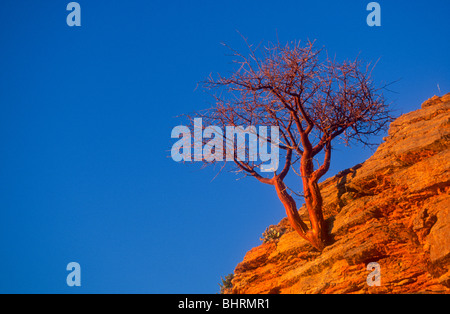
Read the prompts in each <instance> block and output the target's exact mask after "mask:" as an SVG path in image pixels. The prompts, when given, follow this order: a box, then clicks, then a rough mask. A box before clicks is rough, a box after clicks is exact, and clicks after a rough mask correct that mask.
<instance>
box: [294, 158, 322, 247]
mask: <svg viewBox="0 0 450 314" xmlns="http://www.w3.org/2000/svg"><path fill="white" fill-rule="evenodd" d="M300 171H301V174H302V181H303V192H304V197H305V205H306V208H307V210H308V214H309V220H310V222H311V231H310V232H309V237H310V238H311V242H312V243H313V245H314V246H315V247H316V248H317V249H319V250H322V249H323V248H324V246H325V241H326V238H327V230H326V229H325V223H324V218H323V213H322V205H323V202H322V195H321V194H320V189H319V184H318V182H317V179H316V178H315V177H314V176H313V172H314V165H313V163H312V158H311V157H309V154H304V155H303V156H302V159H301V164H300Z"/></svg>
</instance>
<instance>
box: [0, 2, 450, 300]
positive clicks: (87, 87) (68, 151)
mask: <svg viewBox="0 0 450 314" xmlns="http://www.w3.org/2000/svg"><path fill="white" fill-rule="evenodd" d="M68 2H69V1H48V0H45V1H44V0H33V1H31V0H30V1H16V0H3V1H1V3H0V45H1V46H0V254H1V255H0V292H1V293H53V292H56V293H80V292H81V293H216V292H218V290H219V286H218V282H220V277H221V276H225V275H227V274H228V273H231V272H233V270H234V267H235V266H236V265H237V263H239V262H240V261H242V259H243V257H244V255H245V253H246V252H247V251H248V250H249V249H251V248H252V247H254V246H257V245H259V244H260V243H261V242H260V240H259V237H260V236H261V234H262V232H263V231H264V230H265V228H266V227H267V226H268V225H270V224H275V223H278V222H279V221H280V220H281V219H282V218H283V217H285V213H284V209H283V207H282V205H281V203H280V202H279V201H278V199H277V198H276V195H275V192H274V191H273V190H272V187H270V186H264V185H262V184H260V183H259V182H257V181H256V180H251V179H245V180H239V181H236V178H237V177H235V176H234V175H233V174H231V173H223V174H222V175H220V176H218V177H217V178H216V179H215V180H214V181H212V179H213V177H214V176H215V174H216V172H217V169H216V170H214V169H212V168H211V169H206V170H203V171H200V170H199V167H198V166H197V165H183V164H177V163H175V162H174V161H173V160H171V159H170V158H168V156H169V150H170V148H171V146H172V144H173V143H174V142H175V140H172V139H171V138H170V132H171V130H172V128H173V127H174V126H176V125H178V124H180V123H182V121H180V120H179V119H177V118H175V117H176V116H177V115H180V114H182V113H189V112H192V111H196V110H199V109H202V108H205V107H207V106H208V101H209V100H210V98H209V97H208V96H207V95H206V94H204V93H203V92H202V91H201V90H195V87H196V85H197V82H199V81H201V80H203V79H204V78H206V77H207V76H208V75H209V74H210V73H211V72H221V73H226V72H227V71H229V70H230V69H231V60H230V59H229V58H228V57H227V56H226V55H227V54H228V51H227V50H226V49H225V48H224V47H223V46H222V45H221V44H220V43H221V42H225V43H227V44H229V45H231V46H232V47H235V48H238V49H241V48H243V41H242V39H241V37H240V35H239V34H238V33H237V32H236V30H239V31H240V32H241V33H242V34H244V35H245V36H246V37H248V38H249V40H250V41H251V42H255V43H259V42H260V41H264V42H267V41H274V40H276V38H277V34H278V38H279V39H280V41H281V42H286V41H290V40H307V39H317V44H318V45H319V46H325V47H326V49H327V50H328V51H329V53H331V54H336V56H337V58H342V59H343V58H354V57H356V56H357V55H360V57H361V58H363V59H365V60H369V61H370V60H373V61H375V60H377V59H378V58H381V59H380V61H379V63H378V66H377V68H376V70H375V72H374V76H375V79H376V80H377V81H379V82H381V81H387V82H391V81H395V80H398V79H401V80H400V81H399V82H398V83H396V84H395V85H394V86H391V89H393V90H394V91H395V93H388V94H386V96H387V98H388V99H389V100H390V101H392V102H394V106H395V109H396V110H397V111H396V114H397V115H399V114H401V113H406V112H409V111H412V110H416V109H418V108H419V107H420V104H421V102H422V101H424V100H426V99H428V98H429V97H431V96H433V95H435V94H439V91H438V88H437V84H439V86H440V89H441V91H442V93H447V92H450V58H449V51H450V36H449V35H450V19H449V18H448V12H449V10H450V2H449V1H448V0H429V1H404V0H396V1H379V3H380V5H381V9H382V26H381V27H378V28H371V27H368V26H367V24H366V17H367V14H368V13H369V12H367V11H366V5H367V3H369V2H370V1H303V0H295V1H282V0H280V1H265V0H258V1H246V0H239V1H235V0H229V1H154V0H150V1H142V0H141V1H137V0H134V1H133V0H130V1H125V0H121V1H116V0H112V1H93V0H91V1H81V0H80V1H79V3H80V5H81V23H82V26H81V27H72V28H71V27H68V26H67V24H66V16H67V14H68V13H69V12H67V11H66V5H67V3H68ZM372 153H373V152H372V151H370V150H362V149H361V148H358V147H354V148H352V149H339V150H337V151H336V152H335V155H334V156H333V157H334V159H333V160H332V168H331V170H330V172H329V176H331V175H333V174H335V173H337V172H339V171H340V170H343V169H345V168H348V167H351V166H353V165H355V164H357V163H359V162H362V161H364V160H365V159H367V158H368V157H369V156H370V155H371V154H372ZM69 262H78V263H80V265H81V269H82V279H81V281H82V287H79V288H69V287H68V286H67V285H66V276H67V274H68V272H67V271H66V265H67V264H68V263H69Z"/></svg>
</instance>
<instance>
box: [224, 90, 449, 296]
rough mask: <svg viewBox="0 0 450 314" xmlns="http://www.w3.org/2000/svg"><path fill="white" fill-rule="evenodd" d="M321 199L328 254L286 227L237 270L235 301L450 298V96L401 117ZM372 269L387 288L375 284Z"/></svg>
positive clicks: (332, 181) (335, 179) (331, 181)
mask: <svg viewBox="0 0 450 314" xmlns="http://www.w3.org/2000/svg"><path fill="white" fill-rule="evenodd" d="M321 191H322V195H323V198H324V214H325V218H326V221H327V224H328V229H329V234H330V239H331V243H330V244H329V245H328V246H327V247H326V248H325V249H324V250H323V252H318V251H316V250H314V249H313V248H312V246H311V245H309V244H308V243H307V242H306V241H305V240H303V239H302V238H301V237H300V236H298V235H297V233H296V232H295V231H293V229H292V228H290V226H289V222H288V221H287V219H283V220H282V221H281V222H280V223H279V224H278V225H274V226H271V227H270V230H272V231H275V232H274V234H275V235H276V236H274V237H273V239H270V240H268V241H266V242H265V243H263V244H262V245H260V246H258V247H255V248H253V249H251V250H250V251H249V252H248V253H247V254H246V255H245V258H244V260H243V261H242V262H241V263H240V264H238V265H237V267H236V269H235V272H234V279H233V281H232V285H233V287H232V288H231V289H229V290H228V291H227V292H228V293H450V196H449V193H450V94H447V95H445V96H443V97H436V96H435V97H433V98H431V99H430V100H428V101H426V102H425V103H423V104H422V108H421V109H419V110H417V111H414V112H411V113H408V114H405V115H402V116H401V117H399V118H398V119H396V120H395V121H394V122H393V123H392V124H391V126H390V130H389V133H388V136H387V137H386V138H384V142H383V143H382V144H381V145H380V146H379V147H378V149H377V151H376V152H375V154H374V155H373V156H372V157H371V158H369V159H368V160H367V161H366V162H364V163H363V164H361V165H357V166H355V167H353V168H351V169H347V170H345V171H342V172H341V173H339V174H338V175H336V176H335V177H333V178H330V179H328V180H326V181H324V182H323V183H322V184H321ZM299 212H300V214H301V215H302V217H303V218H305V219H306V217H307V216H306V210H305V208H304V207H302V208H300V209H299ZM370 262H376V263H378V265H379V267H380V275H381V280H380V285H379V286H373V285H372V286H369V285H368V283H367V282H366V279H367V277H368V276H369V274H370V271H369V270H367V264H368V263H370Z"/></svg>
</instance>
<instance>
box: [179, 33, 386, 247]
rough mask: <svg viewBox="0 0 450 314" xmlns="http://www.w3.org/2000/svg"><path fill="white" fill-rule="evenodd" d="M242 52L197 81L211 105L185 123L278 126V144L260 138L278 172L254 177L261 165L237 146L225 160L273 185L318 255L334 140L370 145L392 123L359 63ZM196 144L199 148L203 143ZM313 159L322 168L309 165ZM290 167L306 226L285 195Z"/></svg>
mask: <svg viewBox="0 0 450 314" xmlns="http://www.w3.org/2000/svg"><path fill="white" fill-rule="evenodd" d="M247 46H248V48H249V53H248V55H243V54H241V53H239V52H237V51H235V50H232V49H231V51H232V53H233V57H234V63H235V65H237V67H236V68H235V69H234V70H233V72H232V73H231V74H230V75H229V76H222V75H217V76H216V77H213V76H210V77H209V78H208V79H207V80H206V81H205V82H203V87H204V88H205V89H206V90H207V91H214V93H212V94H213V97H214V99H215V103H214V105H213V106H212V107H211V108H209V109H206V110H204V111H201V112H197V113H196V114H194V115H188V118H189V120H190V121H191V123H193V121H194V119H195V117H197V118H198V117H201V118H202V119H203V121H206V124H208V125H216V126H219V127H221V128H222V129H223V128H226V126H236V127H237V126H244V125H245V126H251V125H260V126H276V127H278V129H279V136H280V140H279V142H276V143H275V141H274V140H273V137H272V136H269V135H266V136H267V140H268V141H269V142H270V143H271V144H275V145H277V148H279V150H280V152H281V157H282V159H284V165H283V167H282V169H281V171H278V170H276V169H275V170H276V171H274V172H273V174H271V175H270V176H268V175H267V174H266V173H263V172H262V171H261V165H262V162H261V161H260V160H258V161H255V160H254V159H252V158H249V157H250V156H249V154H248V152H247V153H246V157H247V158H245V159H244V160H243V158H237V153H236V151H237V150H238V147H237V146H235V150H234V152H233V158H232V159H233V161H234V163H235V166H236V168H235V169H236V170H237V171H238V172H241V173H244V174H245V175H246V176H251V177H254V178H256V179H257V180H259V181H260V182H262V183H265V184H269V185H272V186H274V188H275V190H276V193H277V195H278V197H279V199H280V200H281V202H282V204H283V205H284V207H285V209H286V213H287V217H288V219H289V222H290V224H291V225H292V227H293V228H294V229H295V230H296V231H297V233H298V234H299V235H300V236H301V237H303V238H304V239H306V240H307V241H309V242H310V243H311V244H312V245H313V246H314V247H315V248H316V249H318V250H322V249H323V248H324V246H325V245H326V243H327V230H326V225H325V222H324V216H323V212H322V196H321V193H320V189H319V180H320V179H321V178H322V177H323V176H324V175H325V174H326V173H327V171H328V170H329V167H330V161H331V155H332V147H333V145H334V144H333V143H334V142H335V140H336V139H337V138H340V139H341V140H342V141H343V142H344V143H346V144H349V143H351V142H354V141H356V142H360V143H363V144H370V143H369V142H368V140H369V137H370V136H371V135H374V134H377V133H379V132H380V131H384V130H386V127H387V125H388V123H389V122H390V121H392V118H391V116H390V111H389V110H388V106H387V104H386V102H385V99H384V97H383V93H382V90H383V88H377V87H376V86H375V85H374V83H373V80H372V78H371V72H372V70H373V66H371V65H370V64H364V63H363V62H362V61H360V60H359V59H355V60H352V61H343V62H338V61H336V60H332V59H330V58H329V57H328V55H327V54H326V53H325V51H324V49H317V48H316V47H315V46H314V43H313V42H308V43H307V44H306V45H304V46H302V45H301V44H300V43H299V42H293V43H288V44H286V45H284V46H282V45H280V44H279V43H277V44H269V46H268V47H264V48H261V49H260V48H258V49H254V48H253V47H252V46H251V45H248V44H247ZM324 54H325V56H324ZM203 129H204V127H203ZM216 136H217V134H216ZM233 142H234V141H233ZM202 144H206V141H205V139H203V140H202ZM242 144H244V145H245V142H244V143H242V142H241V145H242ZM233 145H237V144H236V143H234V144H233ZM221 153H223V152H221ZM223 154H224V153H223ZM319 157H320V158H321V160H322V162H320V163H318V165H317V166H315V164H314V163H315V161H317V158H319ZM203 161H204V162H205V164H211V163H215V162H216V161H215V160H211V159H209V160H208V161H206V160H203ZM282 164H283V163H282ZM291 169H292V170H293V171H294V172H295V173H296V174H298V175H299V176H300V177H301V181H302V185H303V197H304V200H305V205H306V208H307V210H308V215H309V226H308V224H307V222H305V221H303V220H302V218H301V217H300V215H299V213H298V209H297V204H296V201H295V200H294V198H293V196H292V193H291V192H290V191H292V190H290V189H289V188H288V187H287V186H286V183H285V178H286V176H287V174H288V173H289V171H290V170H291Z"/></svg>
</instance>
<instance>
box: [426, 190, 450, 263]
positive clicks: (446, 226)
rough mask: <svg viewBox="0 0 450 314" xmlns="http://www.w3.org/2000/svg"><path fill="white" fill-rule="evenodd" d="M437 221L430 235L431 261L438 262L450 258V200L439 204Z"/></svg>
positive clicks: (447, 199)
mask: <svg viewBox="0 0 450 314" xmlns="http://www.w3.org/2000/svg"><path fill="white" fill-rule="evenodd" d="M436 206H439V208H435V210H437V221H436V223H435V224H434V226H433V227H432V228H431V231H430V234H429V235H428V243H429V245H430V259H431V261H432V262H438V261H441V260H444V259H446V258H449V257H450V198H446V199H445V200H443V201H441V202H440V203H438V204H437V205H436Z"/></svg>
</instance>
